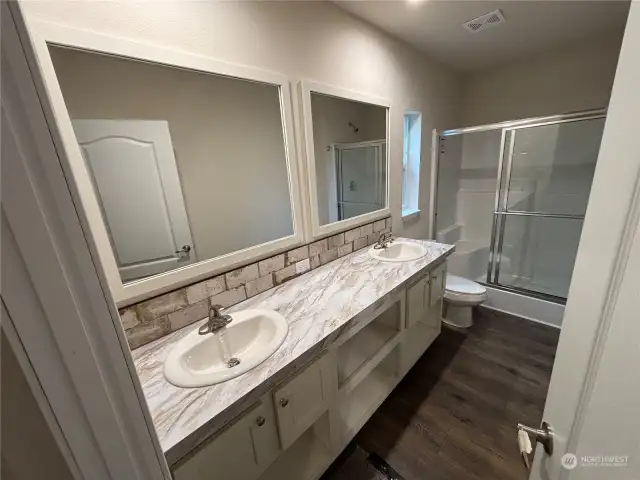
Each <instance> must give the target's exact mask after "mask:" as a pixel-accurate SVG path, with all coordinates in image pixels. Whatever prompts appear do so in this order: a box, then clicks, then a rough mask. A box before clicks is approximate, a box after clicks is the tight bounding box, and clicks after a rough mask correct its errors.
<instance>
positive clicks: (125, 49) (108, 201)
mask: <svg viewBox="0 0 640 480" xmlns="http://www.w3.org/2000/svg"><path fill="white" fill-rule="evenodd" d="M38 31H39V32H40V34H41V38H39V42H38V43H39V47H38V52H39V57H40V62H41V65H42V67H43V71H44V73H45V80H46V87H47V89H48V92H49V94H50V95H51V98H52V104H53V105H54V109H55V111H54V113H55V115H56V119H57V123H58V127H59V130H60V133H61V143H62V147H63V150H64V151H65V152H66V155H67V157H68V159H69V163H70V164H71V170H72V176H73V179H74V181H75V183H76V186H77V189H78V192H79V196H80V200H81V204H82V207H83V209H84V210H85V213H86V216H87V220H88V223H89V226H90V230H91V233H92V234H93V237H94V239H95V242H96V245H97V248H98V253H99V256H100V258H101V261H102V263H103V266H104V268H105V271H106V273H107V276H108V280H109V284H110V287H111V289H112V292H113V294H114V296H115V298H116V301H117V303H118V305H119V306H124V305H127V304H130V303H133V302H136V301H139V300H142V299H144V298H148V297H151V296H154V295H157V294H159V293H163V292H164V291H168V290H172V289H174V288H178V287H180V286H183V285H185V284H188V283H192V282H195V281H197V280H200V279H202V278H207V277H209V276H213V275H214V274H215V273H217V272H220V271H223V270H229V269H230V268H233V267H235V266H238V265H241V264H245V263H248V262H249V261H254V260H256V259H259V258H263V257H266V256H268V255H271V254H273V253H276V252H278V251H283V250H285V249H288V248H291V247H295V246H296V245H298V244H300V243H302V241H303V232H302V228H301V226H300V225H301V221H300V217H301V212H300V200H299V190H298V185H297V178H298V173H297V160H296V155H295V148H293V145H294V142H293V138H292V132H293V125H292V110H291V99H290V90H289V82H288V80H287V78H286V77H285V76H282V75H279V74H277V73H272V72H266V71H262V70H257V69H253V68H249V67H243V66H237V65H231V64H227V63H223V62H219V61H216V60H213V59H211V58H208V57H200V56H197V55H191V54H187V53H182V52H178V51H171V50H167V49H164V48H157V47H153V46H148V45H143V44H138V43H135V42H129V41H124V40H122V39H118V38H110V37H106V36H103V35H96V34H91V33H87V32H83V31H78V30H75V29H69V28H66V27H60V26H56V25H49V24H44V25H40V26H39V28H38Z"/></svg>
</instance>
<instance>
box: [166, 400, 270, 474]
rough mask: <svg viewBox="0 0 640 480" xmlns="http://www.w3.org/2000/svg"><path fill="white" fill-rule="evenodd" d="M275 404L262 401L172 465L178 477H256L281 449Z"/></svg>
mask: <svg viewBox="0 0 640 480" xmlns="http://www.w3.org/2000/svg"><path fill="white" fill-rule="evenodd" d="M279 450H280V449H279V446H278V435H277V430H276V426H275V418H274V413H273V406H272V405H271V404H270V403H269V404H265V403H264V402H262V401H260V402H257V403H255V404H254V405H252V406H251V407H249V409H247V410H246V411H245V412H244V413H242V414H240V416H239V417H238V418H237V419H235V420H233V421H232V422H231V423H230V424H229V425H227V426H225V427H223V428H222V431H220V432H219V433H217V434H215V435H214V436H213V437H212V438H210V439H208V440H205V442H204V443H203V444H201V445H200V446H198V447H197V448H196V450H194V451H193V452H191V453H190V454H188V455H187V457H186V458H185V459H183V460H181V461H180V462H179V464H178V465H177V466H176V467H174V468H173V476H174V478H175V480H209V479H214V478H242V479H243V480H252V479H257V478H258V477H259V476H260V474H261V473H262V472H263V471H264V470H266V468H267V467H268V466H269V465H270V464H271V463H272V462H273V460H275V458H276V457H277V455H278V453H279Z"/></svg>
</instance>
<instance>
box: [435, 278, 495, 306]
mask: <svg viewBox="0 0 640 480" xmlns="http://www.w3.org/2000/svg"><path fill="white" fill-rule="evenodd" d="M444 298H445V300H449V301H450V302H454V303H462V304H472V305H479V304H481V303H482V302H484V301H485V300H486V299H487V289H486V288H484V287H483V286H482V285H480V284H479V283H477V282H474V281H473V280H469V279H468V278H463V277H458V276H457V275H451V274H447V281H446V286H445V291H444Z"/></svg>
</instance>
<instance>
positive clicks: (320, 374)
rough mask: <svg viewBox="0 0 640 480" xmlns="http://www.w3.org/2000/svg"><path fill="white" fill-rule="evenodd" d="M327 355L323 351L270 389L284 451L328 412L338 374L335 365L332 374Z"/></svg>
mask: <svg viewBox="0 0 640 480" xmlns="http://www.w3.org/2000/svg"><path fill="white" fill-rule="evenodd" d="M329 358H330V357H329V355H327V354H326V353H325V354H323V355H322V357H321V358H319V359H318V360H315V361H313V362H312V363H310V364H309V365H307V366H306V367H304V368H303V370H302V371H300V372H298V373H296V374H295V376H294V377H292V378H291V379H288V380H285V381H284V382H283V383H281V384H280V385H279V386H278V387H276V388H275V390H274V391H273V400H274V402H275V410H276V417H277V419H278V431H279V432H280V444H281V445H282V449H283V450H286V449H287V448H289V447H290V446H291V444H292V443H293V442H295V441H296V439H297V438H298V437H299V436H300V435H302V434H303V433H304V432H305V431H306V430H307V429H308V428H309V427H310V426H311V425H313V423H315V421H316V420H317V419H318V418H320V416H322V414H323V413H324V412H326V411H327V408H328V407H329V402H330V398H331V396H332V395H333V394H334V393H335V392H334V390H336V389H337V379H336V378H335V377H336V375H337V373H336V371H335V368H334V369H333V370H334V371H333V377H332V376H331V371H330V368H329V367H330V364H331V362H330V361H329ZM334 367H335V366H334Z"/></svg>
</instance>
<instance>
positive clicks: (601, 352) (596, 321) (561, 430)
mask: <svg viewBox="0 0 640 480" xmlns="http://www.w3.org/2000/svg"><path fill="white" fill-rule="evenodd" d="M638 46H640V3H637V2H631V8H630V13H629V18H628V21H627V28H626V31H625V38H624V41H623V44H622V50H621V54H620V59H619V62H618V71H617V73H616V79H615V83H614V86H613V92H612V96H611V101H610V104H609V112H608V117H607V121H606V123H605V129H604V135H603V139H602V145H601V148H600V153H599V156H598V164H597V166H596V172H595V176H594V180H593V185H592V189H591V196H590V199H589V204H588V207H587V213H586V217H585V222H584V227H583V231H582V237H581V239H580V246H579V249H578V255H577V260H576V264H575V268H574V273H573V280H572V283H571V287H570V289H569V296H568V300H567V306H566V310H565V315H564V320H563V324H562V333H561V335H560V342H559V344H558V351H557V354H556V360H555V363H554V367H553V373H552V376H551V383H550V387H549V392H548V395H547V402H546V405H545V410H544V415H543V420H544V421H546V422H547V423H548V424H549V425H550V426H551V428H552V429H553V430H554V435H553V439H554V445H553V453H552V454H551V455H549V454H547V453H545V451H544V450H543V448H542V447H541V445H540V444H538V447H537V448H536V453H535V459H534V462H533V466H532V472H531V476H530V479H531V480H543V479H544V480H560V479H563V480H564V479H571V480H578V479H580V480H582V479H594V480H595V479H607V480H631V479H636V478H640V372H639V366H640V313H639V312H640V287H639V285H640V223H639V222H640V142H638V139H637V119H638V117H639V116H640V95H638V85H640V65H639V64H638V62H637V52H638ZM536 427H537V426H536Z"/></svg>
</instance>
